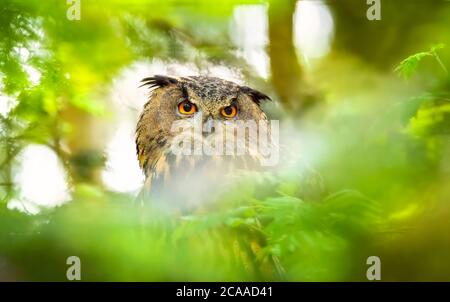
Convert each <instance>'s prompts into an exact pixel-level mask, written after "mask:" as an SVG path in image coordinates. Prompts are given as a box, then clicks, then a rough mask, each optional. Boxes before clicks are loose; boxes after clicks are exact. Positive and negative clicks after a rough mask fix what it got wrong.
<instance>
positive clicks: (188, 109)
mask: <svg viewBox="0 0 450 302" xmlns="http://www.w3.org/2000/svg"><path fill="white" fill-rule="evenodd" d="M178 112H180V113H181V114H183V115H192V114H194V113H196V112H197V106H195V104H192V103H191V102H189V101H182V102H181V103H179V104H178Z"/></svg>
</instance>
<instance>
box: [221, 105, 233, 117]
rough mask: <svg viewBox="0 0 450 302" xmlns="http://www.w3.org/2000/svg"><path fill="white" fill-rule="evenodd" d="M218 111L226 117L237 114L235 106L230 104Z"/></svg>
mask: <svg viewBox="0 0 450 302" xmlns="http://www.w3.org/2000/svg"><path fill="white" fill-rule="evenodd" d="M220 113H221V114H222V115H223V116H224V117H226V118H233V117H235V116H236V114H237V108H236V106H235V105H230V106H227V107H224V108H222V109H221V110H220Z"/></svg>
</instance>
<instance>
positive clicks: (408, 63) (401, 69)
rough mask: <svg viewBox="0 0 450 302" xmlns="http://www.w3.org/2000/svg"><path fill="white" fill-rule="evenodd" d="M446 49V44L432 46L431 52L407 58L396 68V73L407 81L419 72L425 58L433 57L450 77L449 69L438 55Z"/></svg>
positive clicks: (419, 53)
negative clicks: (418, 68) (418, 69)
mask: <svg viewBox="0 0 450 302" xmlns="http://www.w3.org/2000/svg"><path fill="white" fill-rule="evenodd" d="M444 47H445V45H444V44H437V45H434V46H432V47H431V48H430V50H429V51H423V52H418V53H416V54H413V55H411V56H409V57H407V58H406V59H404V60H403V61H402V62H400V64H399V65H398V66H397V67H396V68H395V72H397V73H398V74H399V75H400V76H402V77H403V78H404V79H405V80H407V79H409V78H411V76H412V75H413V74H414V73H415V72H416V71H417V67H418V65H419V62H420V61H422V60H423V59H424V58H425V57H433V58H434V59H436V61H437V62H438V63H439V65H440V67H441V68H442V69H443V70H444V72H445V73H446V75H448V71H447V68H446V67H445V66H444V65H443V63H442V61H441V59H440V58H439V55H438V54H437V50H439V49H443V48H444Z"/></svg>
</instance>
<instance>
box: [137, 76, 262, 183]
mask: <svg viewBox="0 0 450 302" xmlns="http://www.w3.org/2000/svg"><path fill="white" fill-rule="evenodd" d="M142 83H143V84H142V85H143V86H148V87H149V88H151V90H152V93H151V96H150V99H149V101H148V102H147V103H146V104H145V106H144V109H143V112H142V114H141V116H140V118H139V121H138V124H137V130H136V148H137V156H138V160H139V164H140V167H141V169H142V170H143V172H144V173H145V175H146V177H147V178H153V179H154V178H161V176H167V175H169V174H171V169H172V168H173V167H175V166H176V167H178V168H181V169H184V170H185V169H187V168H188V167H191V166H192V165H195V164H198V162H199V161H202V162H203V161H204V158H203V157H199V156H191V157H190V158H189V159H186V157H183V160H181V159H180V157H177V156H174V155H173V154H171V151H170V150H173V149H172V147H173V146H174V144H175V143H179V141H178V140H177V139H176V138H177V137H179V136H180V131H181V130H180V131H178V132H177V131H174V124H176V123H187V124H192V125H194V124H196V125H199V124H200V125H201V129H202V130H201V133H200V135H196V139H200V140H205V141H207V140H209V141H211V140H212V138H213V137H214V136H217V135H218V134H217V133H215V131H214V129H215V128H216V126H217V125H219V124H230V123H234V122H236V121H255V122H259V121H266V120H267V118H266V115H265V113H264V112H263V110H262V109H261V106H260V105H261V102H262V101H264V100H269V99H270V98H269V97H268V96H267V95H265V94H264V93H262V92H259V91H257V90H255V89H252V88H250V87H248V86H241V85H238V84H236V83H233V82H230V81H226V80H223V79H220V78H216V77H207V76H188V77H169V76H162V75H155V76H153V77H148V78H145V79H143V80H142ZM213 125H215V126H213ZM185 133H192V132H186V131H185ZM181 134H182V133H181ZM189 135H191V134H189ZM220 135H222V134H220Z"/></svg>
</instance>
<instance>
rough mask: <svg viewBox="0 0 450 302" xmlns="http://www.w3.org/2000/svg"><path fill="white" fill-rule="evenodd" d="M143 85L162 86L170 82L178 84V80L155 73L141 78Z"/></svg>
mask: <svg viewBox="0 0 450 302" xmlns="http://www.w3.org/2000/svg"><path fill="white" fill-rule="evenodd" d="M141 83H142V85H141V86H139V87H142V86H149V87H150V88H161V87H164V86H167V85H170V84H177V83H178V80H177V79H175V78H171V77H169V76H164V75H154V76H152V77H148V78H144V79H142V80H141Z"/></svg>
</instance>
